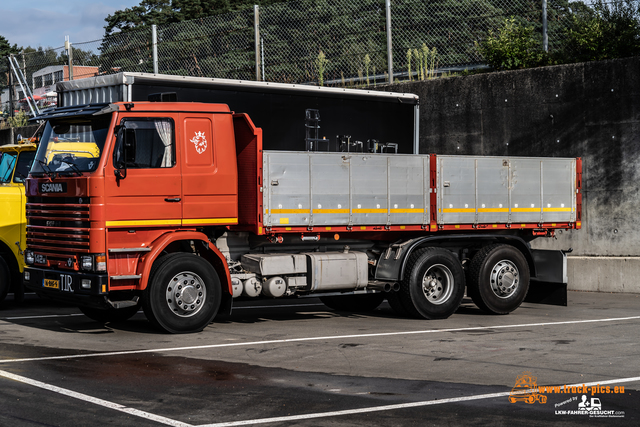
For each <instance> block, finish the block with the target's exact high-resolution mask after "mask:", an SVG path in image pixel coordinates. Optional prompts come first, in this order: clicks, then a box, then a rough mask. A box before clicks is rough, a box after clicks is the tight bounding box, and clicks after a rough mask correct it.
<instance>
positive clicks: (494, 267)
mask: <svg viewBox="0 0 640 427" xmlns="http://www.w3.org/2000/svg"><path fill="white" fill-rule="evenodd" d="M528 290H529V264H528V263H527V260H526V259H525V257H524V255H522V253H521V252H520V251H519V250H518V249H516V248H514V247H513V246H511V245H504V244H495V245H490V246H486V247H484V248H482V249H481V250H480V251H479V252H478V253H477V254H476V255H475V256H474V257H473V259H472V260H471V263H470V265H469V287H468V293H469V296H470V297H471V299H472V300H473V302H474V303H475V304H476V305H477V306H478V308H480V309H481V310H483V311H486V312H487V313H492V314H508V313H511V312H512V311H513V310H515V309H516V308H518V307H520V304H522V301H524V298H525V297H526V296H527V291H528Z"/></svg>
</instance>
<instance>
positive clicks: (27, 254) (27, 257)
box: [24, 249, 35, 265]
mask: <svg viewBox="0 0 640 427" xmlns="http://www.w3.org/2000/svg"><path fill="white" fill-rule="evenodd" d="M24 262H25V263H26V264H29V265H31V264H33V263H34V262H35V258H34V256H33V251H30V250H29V249H27V250H26V251H24Z"/></svg>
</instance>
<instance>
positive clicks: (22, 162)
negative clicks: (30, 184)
mask: <svg viewBox="0 0 640 427" xmlns="http://www.w3.org/2000/svg"><path fill="white" fill-rule="evenodd" d="M35 157H36V152H35V151H23V152H22V153H20V156H19V157H18V164H17V165H16V173H15V174H14V175H13V182H24V180H25V179H26V178H27V175H29V170H31V165H32V164H33V159H35Z"/></svg>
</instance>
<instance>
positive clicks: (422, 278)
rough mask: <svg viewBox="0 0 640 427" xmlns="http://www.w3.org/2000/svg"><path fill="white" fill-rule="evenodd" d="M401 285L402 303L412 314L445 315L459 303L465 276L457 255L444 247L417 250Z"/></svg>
mask: <svg viewBox="0 0 640 427" xmlns="http://www.w3.org/2000/svg"><path fill="white" fill-rule="evenodd" d="M407 270H408V273H407V274H406V275H405V277H404V279H403V281H402V285H401V288H400V295H399V297H400V300H401V302H402V307H403V308H404V309H405V310H406V311H407V312H408V314H410V315H411V316H413V317H422V318H425V319H446V318H447V317H449V316H451V315H452V314H453V313H455V311H456V310H457V309H458V307H459V306H460V303H461V302H462V298H463V297H464V288H465V278H464V270H463V269H462V264H460V261H458V258H456V256H455V255H454V254H453V253H452V252H450V251H448V250H446V249H442V248H424V249H420V250H417V251H415V252H414V253H412V254H411V255H410V257H409V260H408V262H407Z"/></svg>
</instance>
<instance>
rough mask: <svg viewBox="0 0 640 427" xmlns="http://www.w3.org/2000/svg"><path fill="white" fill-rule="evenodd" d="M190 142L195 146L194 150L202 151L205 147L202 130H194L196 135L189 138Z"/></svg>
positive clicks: (205, 140)
mask: <svg viewBox="0 0 640 427" xmlns="http://www.w3.org/2000/svg"><path fill="white" fill-rule="evenodd" d="M191 142H193V145H195V146H196V151H197V152H198V154H202V153H204V151H205V150H206V149H207V138H206V136H205V135H204V132H196V135H195V136H194V137H193V138H191Z"/></svg>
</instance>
